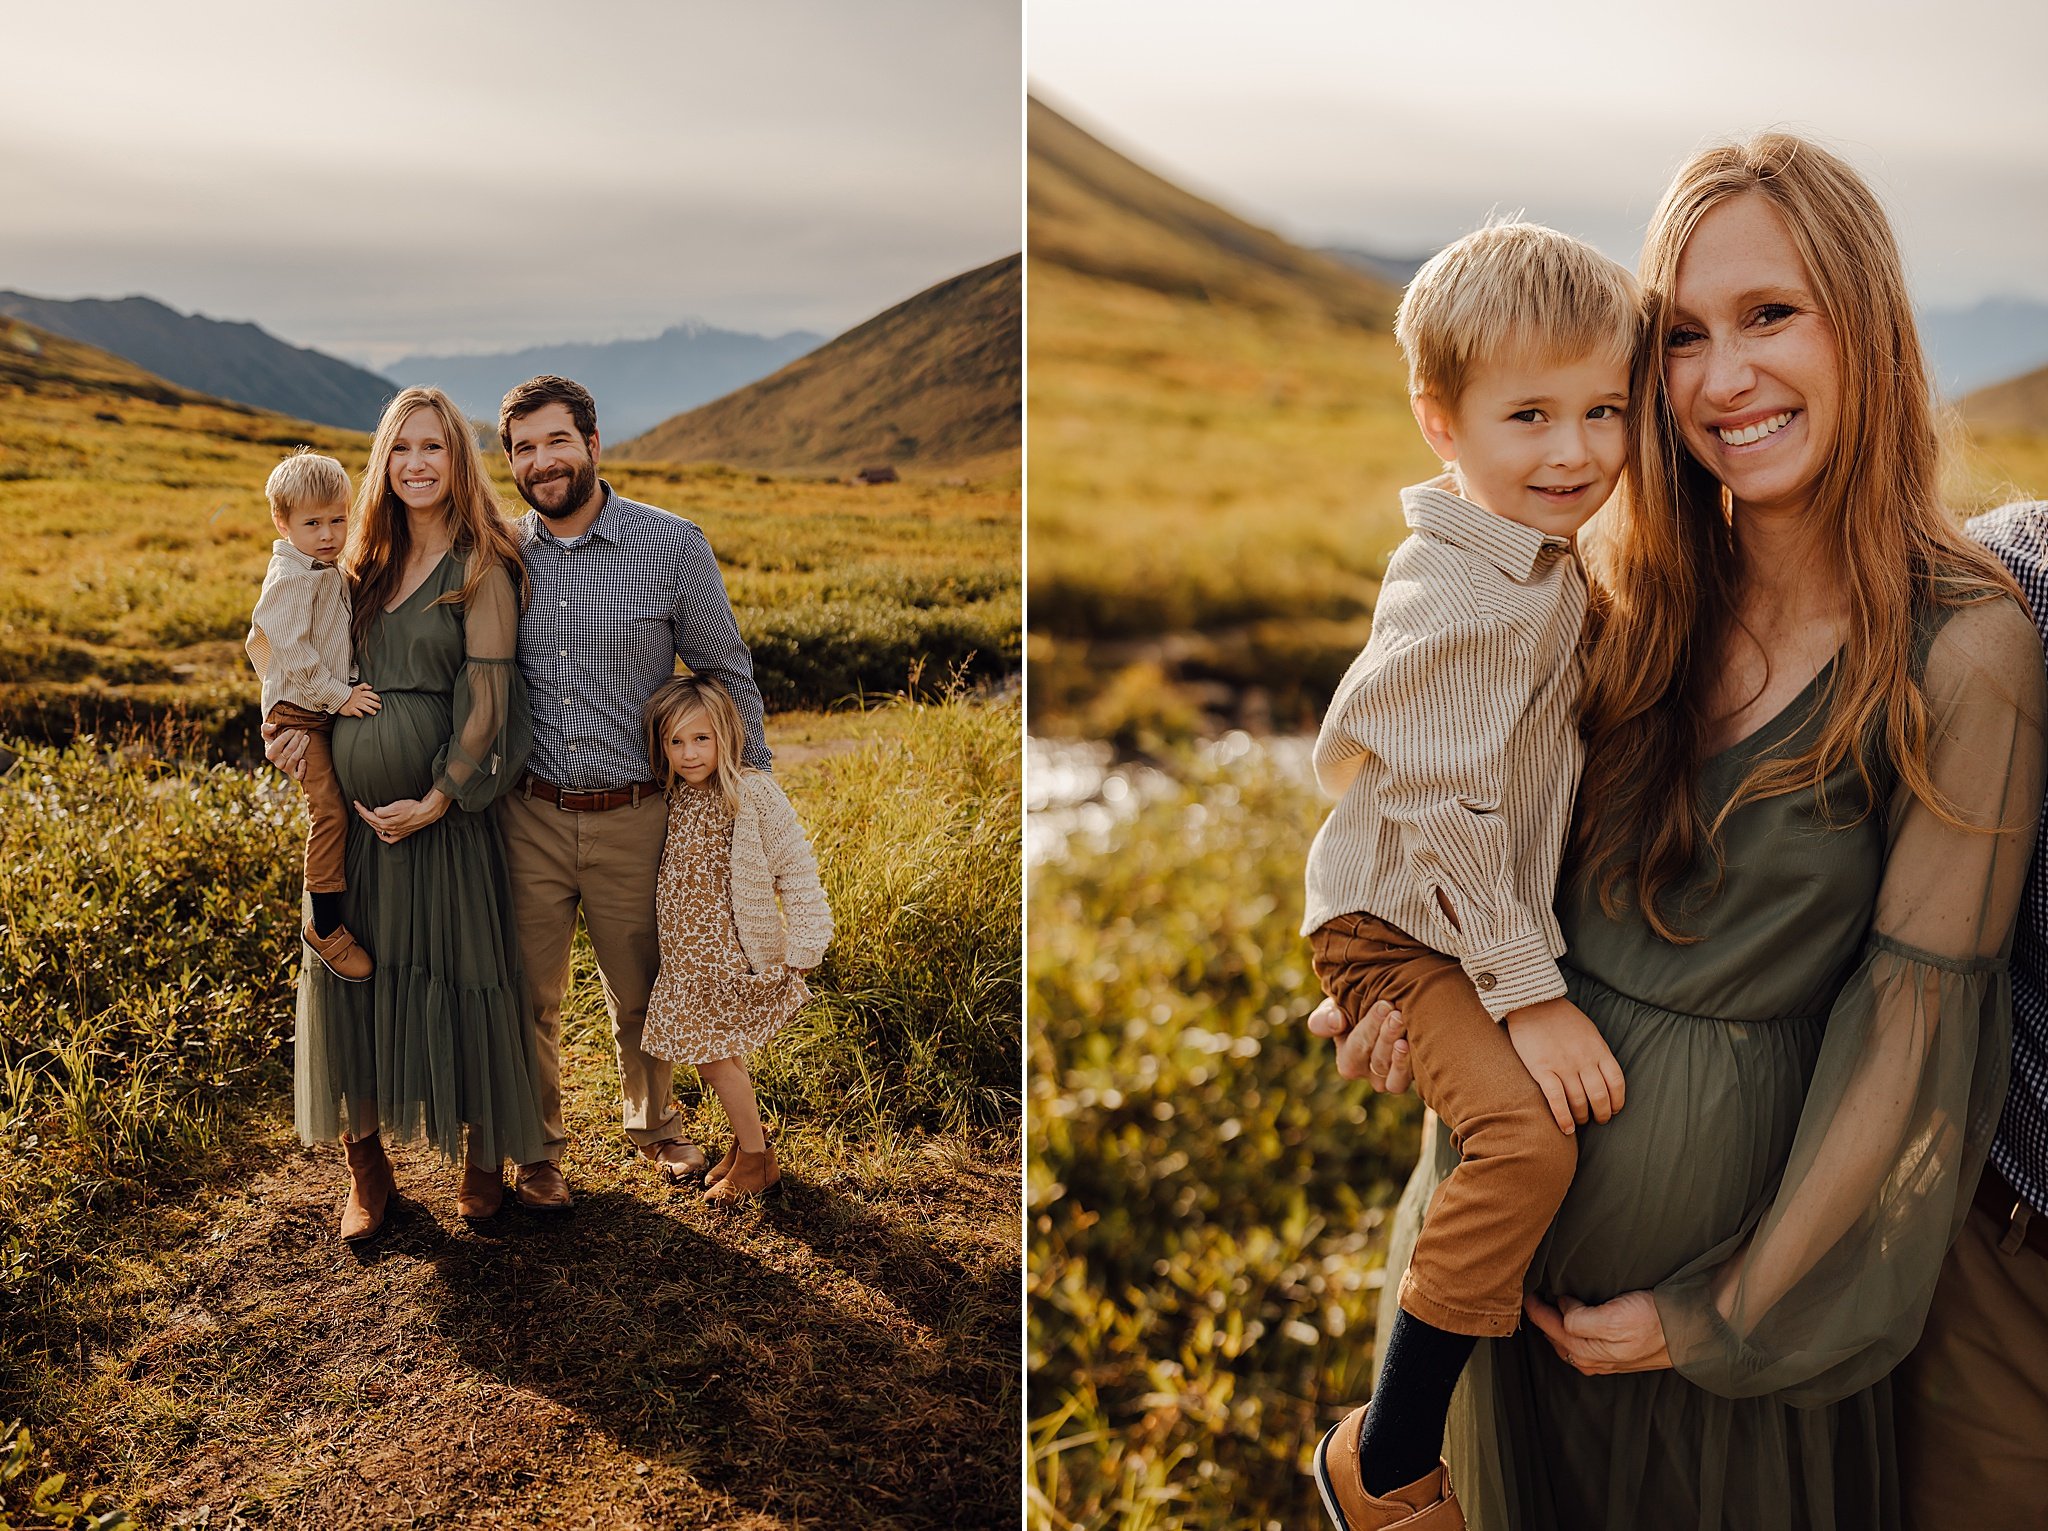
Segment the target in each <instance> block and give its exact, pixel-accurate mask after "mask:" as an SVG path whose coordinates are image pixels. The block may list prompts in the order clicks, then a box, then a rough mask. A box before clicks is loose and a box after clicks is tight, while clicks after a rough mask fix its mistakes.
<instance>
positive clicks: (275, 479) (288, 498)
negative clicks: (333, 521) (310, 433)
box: [263, 447, 350, 526]
mask: <svg viewBox="0 0 2048 1531" xmlns="http://www.w3.org/2000/svg"><path fill="white" fill-rule="evenodd" d="M349 495H350V490H349V487H348V469H346V468H344V467H343V466H342V465H341V464H340V463H338V462H336V461H335V460H334V459H333V458H331V457H323V456H321V455H320V454H319V453H318V452H316V451H314V450H313V449H312V448H311V447H300V448H299V449H298V450H297V451H295V452H293V453H292V455H291V456H289V457H287V458H286V459H285V460H284V461H283V462H281V463H279V464H278V465H277V466H276V467H275V468H272V469H271V470H270V477H269V478H268V479H267V480H266V481H265V482H264V485H263V497H264V498H265V499H266V500H268V501H270V519H271V520H273V521H275V522H277V523H278V524H279V525H280V526H282V525H283V524H284V520H285V517H287V516H289V515H290V514H291V513H292V512H293V511H295V510H297V509H298V508H299V507H300V506H302V505H335V504H341V505H346V504H347V503H348V501H349Z"/></svg>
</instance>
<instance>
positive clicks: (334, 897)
mask: <svg viewBox="0 0 2048 1531" xmlns="http://www.w3.org/2000/svg"><path fill="white" fill-rule="evenodd" d="M340 926H341V895H340V894H339V893H315V894H314V895H313V934H314V935H316V936H320V937H322V938H323V939H324V938H325V937H327V936H331V935H333V934H334V932H335V931H336V930H338V929H339V928H340Z"/></svg>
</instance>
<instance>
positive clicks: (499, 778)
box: [295, 553, 545, 1168]
mask: <svg viewBox="0 0 2048 1531" xmlns="http://www.w3.org/2000/svg"><path fill="white" fill-rule="evenodd" d="M463 577H464V565H463V562H462V559H461V558H460V557H458V556H457V555H456V554H453V553H451V554H449V555H448V556H447V557H445V558H443V559H442V561H441V563H440V564H439V565H438V566H437V567H436V568H435V570H434V572H433V573H432V574H430V575H428V576H427V578H426V580H425V582H424V583H423V584H422V585H421V586H420V587H419V589H417V590H415V591H414V592H413V593H412V594H411V595H410V596H408V597H407V598H406V599H405V600H404V601H403V602H401V603H400V604H399V606H398V608H397V610H395V611H388V612H385V613H383V614H381V615H380V616H379V617H378V618H377V619H376V620H375V621H374V622H373V623H372V624H371V626H370V630H369V633H368V635H367V637H366V639H365V641H364V643H363V646H362V652H361V653H359V654H358V655H357V656H356V661H357V667H358V669H359V671H360V673H361V677H362V679H363V680H364V681H365V682H367V683H368V684H369V685H370V686H371V687H372V688H373V689H374V690H375V691H376V692H377V695H378V696H379V697H380V698H381V699H382V701H383V707H382V710H381V711H379V712H377V713H376V714H375V715H374V716H371V717H367V718H336V719H335V722H334V769H335V774H336V775H337V776H338V777H339V778H340V781H341V788H342V793H343V796H344V797H346V798H347V799H349V800H350V801H351V802H360V803H362V804H364V805H365V806H366V807H371V808H376V807H381V806H383V805H384V804H386V803H391V802H396V801H399V800H401V799H406V798H419V797H423V796H425V795H426V793H427V791H428V790H429V789H430V788H432V787H436V786H438V787H439V788H440V789H441V790H442V791H443V792H445V793H447V794H448V796H449V797H450V798H451V799H452V800H453V806H452V807H450V808H449V810H448V812H447V813H446V814H444V815H443V816H442V817H441V818H440V819H439V820H438V821H436V822H435V823H433V824H430V825H428V826H427V827H426V828H425V829H422V830H419V831H418V832H416V833H414V834H412V835H409V836H407V837H406V838H405V839H403V840H401V841H399V842H398V843H397V844H395V845H386V844H385V843H384V842H383V841H382V840H380V839H378V838H377V836H376V835H375V834H374V833H372V832H371V830H370V828H369V826H368V825H367V824H364V823H363V822H362V821H361V820H360V819H355V818H351V820H350V822H349V826H348V852H347V868H348V892H347V895H346V897H345V899H344V903H343V909H344V912H345V918H346V919H347V922H348V928H349V930H350V931H352V932H353V933H354V934H355V936H356V939H357V940H359V941H361V942H362V943H363V945H364V946H366V947H367V948H368V949H369V952H370V955H371V957H372V959H373V960H374V961H375V963H376V971H375V973H373V974H372V975H371V977H370V980H369V981H368V982H367V983H344V982H343V981H341V980H340V979H338V978H336V977H335V976H334V975H333V974H332V973H330V972H328V971H327V969H326V968H325V967H324V966H323V965H322V964H321V963H320V961H319V959H317V958H316V957H314V956H313V955H312V954H311V953H310V952H304V953H302V954H301V960H300V964H299V1010H298V1054H297V1068H296V1090H295V1094H296V1115H297V1121H298V1128H299V1134H300V1136H301V1137H302V1138H303V1139H304V1140H305V1141H306V1142H308V1143H315V1142H322V1141H327V1142H331V1141H333V1139H334V1138H335V1137H336V1136H337V1135H338V1134H339V1133H340V1131H341V1130H342V1128H343V1127H345V1126H346V1127H350V1128H351V1130H353V1131H357V1132H363V1131H367V1130H369V1124H370V1123H371V1122H372V1121H374V1122H376V1123H379V1124H381V1126H382V1128H383V1130H384V1132H385V1133H386V1135H387V1136H392V1137H401V1138H403V1137H418V1136H422V1135H424V1136H425V1137H426V1139H427V1140H428V1141H429V1142H431V1143H432V1144H433V1145H434V1146H435V1147H436V1148H438V1149H439V1150H440V1151H441V1152H442V1154H443V1155H444V1156H446V1157H447V1158H448V1159H449V1160H450V1161H454V1160H457V1159H460V1158H462V1157H463V1156H464V1151H465V1144H464V1137H465V1133H467V1136H468V1144H467V1157H468V1161H469V1162H470V1163H472V1164H475V1165H478V1166H480V1167H484V1168H496V1167H497V1166H498V1165H499V1164H501V1163H502V1162H503V1161H504V1160H506V1159H511V1160H513V1161H514V1162H516V1163H522V1164H523V1163H531V1162H532V1161H534V1160H536V1159H540V1158H543V1157H545V1146H544V1143H543V1140H542V1134H541V1125H540V1110H539V1101H538V1097H537V1095H536V1093H535V1071H534V1052H533V1047H534V1038H533V1029H532V1027H531V1025H530V1024H529V1021H528V1015H529V1008H528V998H527V993H526V981H525V977H524V975H523V974H522V972H521V971H520V966H519V947H518V942H517V940H516V937H515V933H514V932H515V928H516V927H515V924H514V921H513V915H512V896H511V883H510V879H509V877H508V876H507V873H506V869H505V852H504V847H503V844H502V842H501V841H500V839H499V835H498V829H497V826H496V824H495V823H494V822H493V821H492V818H491V815H490V814H489V813H488V812H487V811H486V810H487V809H488V808H489V807H490V805H491V803H492V802H493V801H495V800H496V799H497V798H498V797H499V796H500V795H501V794H502V793H504V792H505V791H506V790H507V789H509V788H510V787H511V785H512V784H513V783H514V782H516V781H517V780H518V779H519V773H520V769H521V767H522V766H523V765H524V764H525V761H526V755H527V751H528V749H529V748H530V747H531V745H532V721H531V717H530V715H529V713H528V710H527V701H526V687H525V684H524V682H523V681H522V680H521V679H520V675H519V665H518V642H519V603H518V599H517V597H516V595H515V594H514V592H513V587H512V580H511V577H510V575H509V574H508V573H507V572H506V571H505V570H503V569H497V570H493V571H492V572H491V573H490V574H488V575H486V576H485V578H484V580H483V582H482V583H481V585H479V587H478V589H477V593H476V595H475V596H474V597H473V598H472V599H471V601H470V602H469V603H468V605H467V607H466V608H465V607H464V606H462V605H456V604H448V605H441V604H436V603H437V601H438V599H439V597H441V596H442V595H445V594H447V593H449V592H451V591H456V590H459V589H461V587H462V581H463Z"/></svg>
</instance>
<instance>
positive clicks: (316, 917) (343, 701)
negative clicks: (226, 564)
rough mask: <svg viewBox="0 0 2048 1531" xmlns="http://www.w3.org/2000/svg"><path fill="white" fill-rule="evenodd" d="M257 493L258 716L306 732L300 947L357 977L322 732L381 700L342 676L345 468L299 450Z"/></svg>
mask: <svg viewBox="0 0 2048 1531" xmlns="http://www.w3.org/2000/svg"><path fill="white" fill-rule="evenodd" d="M263 493H264V495H265V497H266V498H267V499H268V500H269V501H270V519H271V520H272V521H273V522H274V523H276V526H277V531H278V539H277V541H275V542H273V543H272V544H271V545H270V568H269V570H268V572H266V573H265V574H264V576H263V593H262V594H261V595H259V596H258V597H257V598H256V610H255V611H254V612H253V613H252V614H251V615H250V618H249V639H248V644H247V647H248V650H249V661H250V663H251V664H253V665H255V666H256V674H257V675H258V676H259V677H260V678H261V679H262V681H263V718H264V721H265V722H267V723H276V724H280V725H282V726H284V727H286V728H299V729H304V730H305V732H306V770H305V775H304V776H303V777H302V778H301V779H300V784H301V786H303V787H304V789H305V793H306V810H307V814H308V816H309V818H310V819H311V821H312V822H311V827H310V828H309V829H308V831H307V834H306V891H307V892H308V893H309V894H311V895H312V900H313V918H312V922H311V923H310V924H308V925H307V926H306V931H305V936H306V944H307V945H308V946H309V947H311V948H312V950H313V955H314V956H316V957H318V958H319V959H320V960H321V961H322V962H324V963H326V964H327V967H328V969H329V971H331V972H332V973H333V974H334V975H335V976H336V977H337V978H345V979H347V980H349V981H350V982H351V983H361V982H362V981H363V980H365V979H367V978H368V977H369V976H370V973H371V971H372V964H371V961H370V954H369V953H368V952H367V951H365V950H363V948H362V947H361V946H360V945H359V944H357V942H356V939H355V937H354V936H352V935H350V934H349V932H348V928H347V927H346V926H345V925H343V924H342V921H341V895H342V893H343V891H344V890H345V889H346V888H347V887H348V880H347V877H346V875H345V874H344V872H343V869H342V837H343V832H344V830H345V828H346V826H347V823H348V804H347V803H346V802H345V801H344V800H343V799H342V795H341V784H340V783H339V782H337V781H336V780H335V777H334V756H333V753H332V752H331V750H330V749H329V747H328V734H329V732H330V731H331V730H332V729H333V727H334V717H335V715H336V714H339V715H340V716H342V717H344V718H366V717H369V716H370V715H371V714H372V713H374V712H376V711H377V709H378V708H379V706H381V705H382V704H381V703H380V702H379V701H378V698H377V693H376V692H374V691H372V690H371V689H370V688H369V687H368V686H363V685H351V684H350V683H349V679H348V676H349V642H348V619H349V603H348V586H347V584H346V583H345V582H344V581H343V579H342V576H341V570H339V569H337V568H336V567H335V566H334V564H335V560H336V559H338V558H339V557H340V556H341V545H342V541H343V538H344V537H345V536H346V534H347V532H348V501H349V488H348V473H347V471H346V470H345V469H344V468H343V467H342V466H341V464H340V463H338V462H336V461H335V460H334V459H333V458H331V457H321V456H319V455H318V454H317V453H315V452H314V451H313V450H312V449H311V448H310V447H300V448H299V449H298V451H296V452H294V453H293V454H292V455H291V456H290V457H287V458H286V459H285V460H284V461H283V462H281V463H279V464H278V465H277V467H276V468H275V469H273V470H272V471H271V475H270V480H269V482H268V483H266V484H265V485H264V486H263Z"/></svg>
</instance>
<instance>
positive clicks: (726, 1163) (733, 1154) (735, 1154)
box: [704, 1142, 740, 1191]
mask: <svg viewBox="0 0 2048 1531" xmlns="http://www.w3.org/2000/svg"><path fill="white" fill-rule="evenodd" d="M739 1162H740V1145H739V1144H738V1143H737V1142H735V1143H734V1144H733V1145H732V1147H730V1148H728V1149H727V1150H726V1151H725V1157H724V1158H723V1159H720V1160H719V1161H718V1162H717V1163H716V1164H714V1165H712V1166H711V1168H710V1169H708V1170H706V1171H705V1172H704V1189H705V1190H707V1191H708V1190H710V1189H711V1188H712V1187H713V1186H715V1185H717V1184H718V1182H719V1181H721V1180H723V1179H724V1178H725V1177H726V1176H727V1175H730V1174H731V1173H732V1167H733V1166H734V1165H735V1164H737V1163H739Z"/></svg>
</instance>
